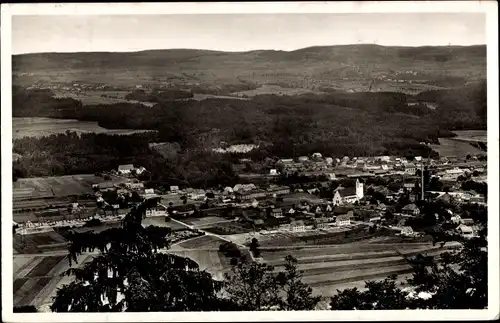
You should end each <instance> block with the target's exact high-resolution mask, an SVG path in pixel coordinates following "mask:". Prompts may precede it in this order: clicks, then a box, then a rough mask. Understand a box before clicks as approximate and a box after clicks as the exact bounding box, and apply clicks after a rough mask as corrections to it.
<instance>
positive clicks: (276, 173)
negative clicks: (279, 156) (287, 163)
mask: <svg viewBox="0 0 500 323" xmlns="http://www.w3.org/2000/svg"><path fill="white" fill-rule="evenodd" d="M269 175H272V176H276V175H278V170H276V169H274V168H273V169H271V170H270V171H269Z"/></svg>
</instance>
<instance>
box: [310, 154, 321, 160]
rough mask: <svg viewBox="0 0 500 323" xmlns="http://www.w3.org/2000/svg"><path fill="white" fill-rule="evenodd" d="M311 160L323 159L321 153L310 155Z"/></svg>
mask: <svg viewBox="0 0 500 323" xmlns="http://www.w3.org/2000/svg"><path fill="white" fill-rule="evenodd" d="M312 158H315V159H319V158H323V155H322V154H321V153H314V154H312Z"/></svg>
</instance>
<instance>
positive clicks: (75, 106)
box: [13, 82, 487, 178]
mask: <svg viewBox="0 0 500 323" xmlns="http://www.w3.org/2000/svg"><path fill="white" fill-rule="evenodd" d="M137 93H139V92H137ZM141 93H142V92H141ZM186 93H187V92H186ZM13 94H14V95H13V115H14V116H49V117H58V118H74V119H79V120H87V121H97V122H98V124H99V125H100V126H102V127H105V128H114V129H120V128H125V129H154V130H158V132H157V133H156V134H154V135H152V134H147V135H134V136H128V137H125V136H120V137H116V136H107V135H82V136H76V135H74V134H63V135H58V136H51V137H49V138H41V139H34V138H23V139H21V140H16V141H15V142H14V151H15V152H16V153H19V154H21V155H22V156H23V158H21V160H20V161H18V162H16V163H15V174H17V176H19V177H24V176H44V175H62V174H64V173H77V172H83V173H89V172H90V173H92V172H95V171H101V170H104V169H110V168H114V167H116V165H117V164H119V163H126V162H133V163H136V164H140V165H143V166H145V167H146V168H148V166H149V168H148V169H157V168H161V167H163V166H157V165H156V164H155V163H154V162H153V161H151V160H154V159H158V158H159V157H158V156H157V155H152V152H151V151H150V150H149V147H148V144H149V143H153V142H169V143H172V144H175V145H176V146H179V147H180V149H181V154H180V155H179V156H180V157H179V156H178V157H179V158H181V157H183V156H184V157H185V156H188V155H189V156H193V154H195V153H193V152H196V154H209V153H208V152H207V151H209V150H210V148H215V147H217V146H219V144H220V142H222V141H224V142H226V143H228V144H236V143H254V144H259V148H258V149H255V150H254V151H251V152H250V153H248V154H247V156H246V157H251V158H254V159H264V158H266V157H279V158H281V157H291V156H299V155H308V154H312V153H314V152H317V151H320V152H322V153H323V154H324V155H329V156H332V157H341V156H345V155H347V156H363V155H364V156H367V155H382V154H387V155H400V156H415V155H421V156H424V157H426V156H434V155H435V154H436V153H435V152H433V151H432V150H431V149H430V148H428V147H427V146H425V145H422V144H420V143H421V142H431V143H437V140H438V138H439V137H445V136H451V135H452V133H451V131H450V130H456V129H478V128H485V127H486V110H487V109H486V84H485V83H484V82H483V83H479V84H470V85H468V86H467V87H466V88H463V89H460V90H446V91H429V92H423V93H421V94H419V95H417V96H408V95H405V94H401V93H389V92H373V93H372V92H366V93H347V92H332V93H328V94H322V95H318V94H305V95H300V96H276V95H260V96H256V97H254V98H252V99H251V100H238V99H234V100H233V99H216V98H211V99H205V100H202V101H195V100H181V101H178V100H169V99H168V98H169V97H168V96H167V97H166V98H157V99H158V102H159V103H157V104H156V105H155V106H153V107H145V106H143V105H140V104H132V103H118V104H112V105H95V106H82V105H81V103H80V102H78V101H75V100H73V99H55V98H52V93H51V92H50V91H27V90H25V89H23V88H19V87H15V88H14V91H13ZM409 102H412V103H417V104H414V105H408V103H409ZM423 102H433V103H436V104H437V106H438V107H437V109H435V110H433V109H430V108H428V107H427V106H426V105H425V104H423ZM67 147H72V149H67ZM210 155H211V156H210V160H211V161H214V160H221V161H222V160H226V161H227V160H228V158H229V157H223V156H219V155H213V154H210ZM240 157H241V156H240ZM186 158H191V157H186ZM162 162H163V161H162V160H161V159H160V160H159V162H157V163H160V164H161V163H162ZM175 162H177V160H175V161H174V164H175ZM189 165H190V163H186V162H183V164H182V167H190V166H189ZM171 167H173V168H175V166H172V165H171ZM203 168H205V167H201V168H199V169H203ZM189 172H190V171H189ZM193 172H194V173H197V172H198V166H196V167H195V168H194V170H193ZM182 173H183V171H182V170H179V171H177V172H176V174H182ZM188 177H189V176H188ZM181 178H182V176H181Z"/></svg>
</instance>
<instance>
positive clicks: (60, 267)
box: [47, 257, 69, 276]
mask: <svg viewBox="0 0 500 323" xmlns="http://www.w3.org/2000/svg"><path fill="white" fill-rule="evenodd" d="M68 266H69V261H68V258H67V257H62V258H61V260H60V261H59V262H58V263H57V264H55V265H54V267H52V269H51V270H50V271H49V272H48V273H47V276H58V275H60V274H61V273H62V272H63V271H64V269H66V268H67V267H68Z"/></svg>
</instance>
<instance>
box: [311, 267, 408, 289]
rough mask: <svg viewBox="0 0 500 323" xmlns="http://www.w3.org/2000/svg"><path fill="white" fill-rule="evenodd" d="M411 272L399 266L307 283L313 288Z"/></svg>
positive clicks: (379, 278) (380, 278)
mask: <svg viewBox="0 0 500 323" xmlns="http://www.w3.org/2000/svg"><path fill="white" fill-rule="evenodd" d="M411 272H413V269H412V268H401V269H394V270H388V271H385V272H380V273H373V274H366V275H360V276H352V277H347V278H343V279H337V280H328V281H320V282H312V283H309V285H310V286H311V287H312V288H315V287H317V286H318V287H320V286H328V285H340V284H345V283H351V282H358V281H359V282H361V281H362V282H365V281H368V280H382V279H385V278H387V277H388V276H391V275H403V274H409V273H411Z"/></svg>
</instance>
